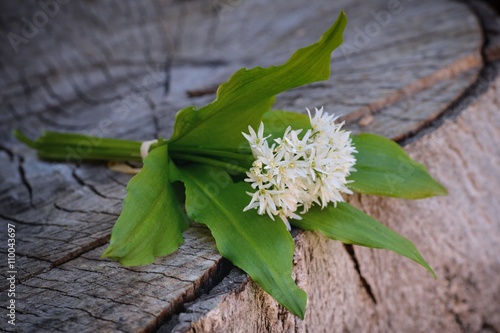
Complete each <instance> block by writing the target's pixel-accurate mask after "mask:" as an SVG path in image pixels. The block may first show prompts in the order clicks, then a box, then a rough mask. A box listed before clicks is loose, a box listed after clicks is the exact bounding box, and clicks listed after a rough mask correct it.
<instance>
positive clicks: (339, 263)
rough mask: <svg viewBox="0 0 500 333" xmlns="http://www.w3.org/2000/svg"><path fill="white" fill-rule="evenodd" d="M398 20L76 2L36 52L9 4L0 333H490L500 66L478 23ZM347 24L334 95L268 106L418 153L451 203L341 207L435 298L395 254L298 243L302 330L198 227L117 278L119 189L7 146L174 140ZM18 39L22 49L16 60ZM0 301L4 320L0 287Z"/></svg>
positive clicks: (439, 13) (495, 276) (415, 13)
mask: <svg viewBox="0 0 500 333" xmlns="http://www.w3.org/2000/svg"><path fill="white" fill-rule="evenodd" d="M393 3H397V2H393V1H381V0H380V1H371V2H370V3H363V2H361V1H355V2H348V1H337V2H332V1H326V0H325V1H315V2H312V3H311V2H306V1H303V0H302V1H298V0H297V1H284V0H281V1H276V2H273V5H272V6H271V5H269V3H267V2H265V1H252V2H251V1H222V0H220V1H214V2H210V1H208V2H203V1H188V2H180V1H151V2H144V1H142V2H132V1H128V2H123V1H109V2H96V1H93V2H90V1H89V2H87V1H86V2H71V3H67V4H59V5H58V7H57V8H56V7H52V9H51V10H52V12H50V13H52V14H53V15H50V17H49V16H47V18H48V19H47V21H46V23H45V24H39V25H40V27H38V28H36V30H33V31H31V32H32V33H31V34H30V36H28V34H25V35H23V27H24V25H26V23H25V20H28V21H30V22H33V20H40V18H39V17H40V16H41V14H37V13H39V12H43V11H42V8H41V7H40V5H38V4H36V3H25V2H23V3H17V2H14V1H10V2H2V3H1V4H0V6H1V7H0V8H1V10H0V22H1V23H2V29H3V32H4V37H5V38H4V39H2V47H1V48H0V55H1V58H0V59H1V61H0V71H1V75H0V89H1V91H2V99H1V106H0V107H1V112H0V120H1V123H0V138H1V145H0V159H1V162H0V163H1V166H2V168H1V169H2V171H1V184H0V187H1V190H0V196H1V200H0V220H1V221H2V222H1V228H2V232H1V233H0V235H1V239H0V241H1V249H2V258H5V251H6V248H5V245H6V236H5V231H4V230H5V229H6V225H7V223H13V224H15V225H16V228H17V233H16V241H17V244H16V250H17V252H16V253H17V261H16V266H17V270H18V273H17V278H18V281H17V282H18V284H17V286H16V302H17V303H16V304H17V317H16V326H15V328H14V327H9V326H7V324H6V320H5V321H2V323H1V325H2V326H1V327H2V328H3V327H5V328H6V329H12V330H17V331H20V332H32V331H37V332H44V331H47V332H57V331H76V330H79V331H83V332H87V331H88V332H94V331H124V332H137V331H161V332H166V331H170V330H174V331H178V332H183V331H189V330H191V331H197V332H199V331H221V332H226V331H276V332H280V331H331V330H332V329H334V330H337V331H360V330H361V331H412V332H416V331H421V332H424V331H437V330H440V331H441V330H442V331H445V330H446V331H461V330H462V331H481V330H482V331H485V332H488V331H492V332H495V331H499V330H500V318H499V317H498V313H497V311H495V310H497V309H498V308H499V305H500V304H499V301H498V300H499V299H500V294H499V290H500V280H499V276H500V275H499V273H500V263H499V258H498V257H499V256H498V253H500V251H499V250H500V249H499V245H498V244H499V242H498V241H499V238H500V230H499V228H500V227H499V220H498V216H500V212H499V211H498V208H497V205H495V201H494V200H495V198H496V196H497V195H498V194H500V189H499V178H500V176H499V175H500V170H499V169H498V165H500V163H499V161H498V156H500V153H499V151H498V147H497V146H495V142H499V138H498V136H499V133H498V128H499V127H500V124H499V118H498V112H495V110H496V109H498V107H500V105H499V102H498V100H497V99H498V96H499V93H500V88H498V87H499V83H498V79H497V67H496V65H494V64H492V63H493V62H494V61H496V60H497V59H498V58H499V57H498V55H499V54H500V52H499V51H500V43H499V41H498V39H499V36H500V34H498V31H499V28H498V27H499V26H500V25H499V24H498V23H497V22H496V20H498V19H497V18H496V17H495V16H494V14H493V13H492V12H490V11H489V10H488V9H487V8H485V7H484V6H478V5H475V6H474V7H470V5H468V4H466V3H457V2H452V1H441V2H436V1H419V2H415V1H401V2H399V6H398V7H391V6H392V5H391V4H393ZM340 9H344V10H345V11H346V13H347V16H348V17H349V25H348V28H347V31H346V38H345V41H346V42H345V44H344V45H343V46H342V47H341V48H340V49H339V50H337V51H336V52H335V53H334V56H333V58H332V73H333V75H332V77H331V79H330V80H328V81H326V82H322V83H318V84H313V85H311V86H308V87H304V88H299V89H295V90H293V91H290V92H288V93H285V94H282V95H281V96H279V98H278V100H277V105H276V106H277V107H278V108H286V109H289V110H294V111H298V112H302V111H303V109H304V107H306V106H308V107H312V106H320V105H324V106H325V107H326V109H327V110H328V111H331V112H336V113H337V114H342V115H344V118H345V119H346V120H347V121H348V123H349V126H350V128H351V129H352V130H354V131H369V132H375V133H379V134H383V135H386V136H389V137H392V138H395V139H405V138H406V139H407V140H412V138H413V142H411V143H410V144H409V145H408V150H409V151H410V153H411V154H413V155H414V156H415V157H417V158H418V159H419V160H421V161H423V162H425V163H426V164H427V165H428V166H429V168H430V171H431V172H432V173H434V174H436V176H437V178H438V179H439V180H440V181H442V182H444V183H445V185H446V186H447V187H448V188H449V189H450V196H448V197H446V198H439V199H429V200H424V201H417V202H402V201H399V200H393V199H380V198H368V197H366V196H360V197H355V198H353V199H352V200H353V203H355V204H357V205H358V206H360V207H362V208H363V209H364V210H366V211H368V212H370V213H371V214H372V215H373V216H375V217H378V218H380V219H381V220H382V221H384V222H386V223H387V224H388V225H389V226H391V227H392V228H394V229H396V230H398V231H400V232H402V233H403V234H405V235H406V236H408V237H409V238H410V239H412V240H413V241H414V242H415V243H416V244H417V246H418V247H419V248H420V249H421V250H422V252H423V254H424V256H426V257H427V258H428V259H429V261H430V263H431V265H432V266H433V267H434V268H435V269H436V271H437V274H438V280H437V281H433V280H432V279H431V278H430V277H429V276H427V275H426V274H425V272H424V271H423V270H422V269H420V268H419V267H417V266H416V265H414V264H413V263H411V262H407V261H406V260H404V259H402V258H397V257H396V256H394V255H392V254H388V253H386V252H381V251H372V250H368V249H361V248H358V247H356V248H354V249H352V248H350V247H347V248H346V247H344V246H343V245H342V244H340V243H338V242H333V241H328V240H325V239H324V238H323V237H321V236H318V235H316V234H313V233H300V232H296V237H295V239H296V243H297V251H296V270H295V271H296V274H297V280H298V282H299V284H300V285H301V286H302V287H304V288H305V289H306V290H307V291H308V293H309V305H308V313H307V317H306V319H305V321H300V320H299V319H297V318H294V317H292V316H291V315H289V314H288V313H287V312H286V311H284V310H283V309H282V308H281V307H278V306H277V305H276V304H275V303H274V301H272V299H270V297H269V296H267V295H265V294H264V293H263V292H262V291H260V290H259V289H258V288H257V287H256V286H255V284H253V283H252V282H249V281H248V279H246V277H245V275H243V274H242V273H241V272H239V271H238V270H237V269H231V265H230V264H228V263H227V261H225V260H223V259H221V257H220V256H219V255H218V254H217V251H216V249H215V246H214V244H213V241H212V239H211V237H210V236H209V232H208V231H207V230H206V229H204V228H202V227H195V228H192V229H190V230H189V231H188V232H187V233H186V243H185V244H184V245H182V246H181V249H180V250H179V251H178V252H177V253H175V254H173V255H170V256H168V257H166V258H162V259H159V260H157V261H156V262H155V264H154V265H150V266H146V267H141V268H134V269H130V268H124V267H121V266H120V265H118V264H116V263H114V262H111V261H108V260H102V259H99V255H100V253H102V251H103V249H104V247H105V244H106V242H107V241H108V239H109V233H110V230H111V227H112V225H113V223H114V221H115V220H116V218H117V215H118V214H119V212H120V209H121V200H122V199H123V197H124V195H125V185H126V183H127V181H128V180H129V179H130V176H127V175H123V174H117V173H115V172H112V171H110V170H108V169H107V168H106V167H105V165H102V164H95V165H90V164H82V165H79V164H71V163H53V162H46V161H41V160H38V159H37V157H36V155H35V154H34V153H33V151H31V150H30V149H28V148H26V147H24V146H22V145H20V144H19V143H17V142H15V141H14V140H13V139H12V137H11V135H10V132H11V130H12V129H13V128H20V129H22V130H23V131H25V132H26V133H27V134H28V135H30V136H33V137H34V136H36V135H38V134H39V131H40V130H41V129H42V128H44V129H52V130H64V131H76V132H82V131H84V132H88V133H91V134H94V135H102V136H106V137H121V138H129V139H137V140H143V139H144V140H145V139H151V138H153V137H157V136H163V137H168V136H169V133H170V132H171V129H172V123H173V117H174V114H175V112H176V111H177V110H178V109H180V108H182V107H184V106H186V105H191V104H195V105H201V104H204V103H207V102H208V101H210V100H211V99H213V97H214V95H213V94H211V93H208V94H202V96H200V97H195V98H192V97H189V96H188V94H187V92H192V91H196V90H207V88H208V91H210V88H211V87H213V86H214V85H217V84H218V83H220V82H223V81H224V80H226V79H227V77H228V76H229V75H230V74H231V73H232V72H233V71H234V70H236V69H238V68H240V67H243V66H247V67H252V66H255V65H264V66H266V65H271V64H276V63H280V62H282V61H284V60H285V59H286V58H287V57H288V56H289V55H290V54H291V52H293V50H295V49H296V48H298V47H300V46H304V45H307V44H309V43H311V42H313V41H314V40H316V39H317V38H318V36H319V35H320V34H321V32H322V31H324V30H325V29H326V28H327V27H328V26H329V25H330V24H331V23H332V22H333V20H334V19H335V17H336V15H337V13H338V11H339V10H340ZM383 10H385V11H389V12H391V15H390V16H387V15H386V16H385V19H384V18H383V17H382V18H381V17H378V20H377V18H376V16H377V15H375V14H374V13H379V14H381V13H382V12H381V11H383ZM49 11H50V9H49ZM50 13H49V14H50ZM23 17H25V20H24V21H23V19H22V18H23ZM37 22H38V23H40V22H42V21H37ZM485 25H486V27H485ZM25 32H26V31H25ZM9 33H15V34H17V35H18V36H20V37H22V38H25V39H24V40H23V42H22V43H20V44H18V45H17V52H16V47H12V43H11V42H9V38H10V39H11V40H12V38H13V37H12V36H13V35H12V34H11V35H10V37H9ZM28 37H29V38H28ZM485 37H487V40H486V39H485ZM441 124H443V125H441ZM438 125H441V126H438ZM427 132H431V133H430V134H427V135H423V134H422V133H427ZM443 151H444V153H443ZM4 265H5V260H3V261H2V274H5V272H6V271H7V270H6V269H4V267H5V266H4ZM221 280H222V281H221ZM0 286H2V291H1V299H2V304H5V302H4V300H6V299H7V297H6V288H7V283H6V280H5V279H4V278H2V281H1V284H0ZM1 309H2V311H1V312H0V314H1V317H2V318H3V319H5V318H6V316H5V314H6V309H5V307H4V306H2V308H1ZM3 319H2V320H3Z"/></svg>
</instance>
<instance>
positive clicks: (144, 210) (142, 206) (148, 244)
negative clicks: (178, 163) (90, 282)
mask: <svg viewBox="0 0 500 333" xmlns="http://www.w3.org/2000/svg"><path fill="white" fill-rule="evenodd" d="M170 163H171V160H170V158H169V157H168V148H167V145H166V144H164V145H162V146H160V147H158V148H155V149H154V150H152V151H151V152H150V153H149V155H148V156H147V157H146V159H145V160H144V166H143V168H142V170H141V171H140V172H139V173H138V174H137V175H136V176H135V177H134V178H132V179H131V180H130V182H129V183H128V185H127V191H128V193H127V196H126V197H125V200H124V201H123V211H122V213H121V215H120V217H119V218H118V220H117V221H116V223H115V226H114V227H113V232H112V233H111V241H110V244H109V246H108V248H107V249H106V251H105V252H104V253H103V255H102V256H103V257H106V258H111V259H114V260H118V261H119V262H120V263H121V264H122V265H125V266H138V265H146V264H149V263H152V262H153V261H154V259H155V257H159V256H164V255H167V254H169V253H172V252H174V251H175V250H177V248H178V246H179V245H180V244H182V242H183V238H182V232H183V231H184V230H185V229H186V228H187V227H188V226H189V220H188V219H187V217H186V216H185V214H184V213H183V212H182V210H181V208H180V206H179V202H178V201H177V199H176V197H175V193H174V189H173V186H172V184H171V183H170V181H169V164H170Z"/></svg>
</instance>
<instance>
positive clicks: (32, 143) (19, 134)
mask: <svg viewBox="0 0 500 333" xmlns="http://www.w3.org/2000/svg"><path fill="white" fill-rule="evenodd" d="M12 134H13V135H14V137H15V138H16V139H17V140H19V141H21V142H22V143H24V144H25V145H27V146H28V147H31V148H33V149H36V146H37V145H36V142H35V141H33V140H31V139H30V138H28V137H27V136H26V135H24V133H23V132H21V131H20V130H18V129H17V128H16V129H14V131H12Z"/></svg>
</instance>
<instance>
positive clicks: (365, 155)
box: [348, 134, 447, 199]
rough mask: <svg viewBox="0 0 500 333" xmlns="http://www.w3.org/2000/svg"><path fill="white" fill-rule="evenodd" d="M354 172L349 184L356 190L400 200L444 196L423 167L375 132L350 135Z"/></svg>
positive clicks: (393, 143) (438, 185)
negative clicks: (353, 147)
mask: <svg viewBox="0 0 500 333" xmlns="http://www.w3.org/2000/svg"><path fill="white" fill-rule="evenodd" d="M352 141H353V144H354V146H355V147H356V149H357V150H358V153H357V154H356V164H355V168H356V170H357V171H356V172H353V173H351V176H350V177H349V178H348V179H349V180H353V181H354V182H353V183H351V184H349V187H350V188H351V189H353V190H355V191H357V192H361V193H367V194H375V195H384V196H390V197H397V198H404V199H420V198H426V197H431V196H435V195H446V194H447V191H446V189H445V188H444V187H443V186H442V185H441V184H439V183H438V182H437V181H436V180H434V179H433V178H432V177H431V176H430V175H429V174H428V173H427V170H426V169H425V166H424V165H422V164H420V163H418V162H416V161H414V160H413V159H411V158H410V157H409V156H408V154H406V152H405V151H404V150H403V148H401V147H400V146H399V145H398V144H397V143H395V142H394V141H392V140H389V139H386V138H384V137H382V136H379V135H375V134H360V135H353V137H352Z"/></svg>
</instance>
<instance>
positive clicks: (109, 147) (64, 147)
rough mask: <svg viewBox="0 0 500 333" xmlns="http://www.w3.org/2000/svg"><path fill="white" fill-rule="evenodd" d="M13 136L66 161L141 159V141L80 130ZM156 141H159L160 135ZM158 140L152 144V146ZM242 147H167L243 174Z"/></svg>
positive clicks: (247, 157) (247, 156) (246, 161)
mask: <svg viewBox="0 0 500 333" xmlns="http://www.w3.org/2000/svg"><path fill="white" fill-rule="evenodd" d="M14 136H15V137H16V138H17V139H18V140H19V141H21V142H23V143H25V144H26V145H28V146H29V147H31V148H33V149H36V151H37V152H38V155H39V156H40V157H41V158H45V159H50V160H65V161H76V162H81V161H89V160H90V161H99V160H100V161H137V162H141V161H142V158H141V153H140V148H141V144H142V142H141V141H131V140H122V139H110V138H100V137H95V136H88V135H83V134H72V133H58V132H43V133H42V135H41V136H40V137H39V138H38V139H37V140H36V141H33V140H30V139H29V138H28V137H26V136H25V135H24V134H23V133H22V132H20V131H18V130H15V131H14ZM159 141H162V139H160V140H159ZM159 144H162V143H161V142H159V143H158V144H153V145H152V146H151V149H154V148H155V147H156V146H158V145H159ZM242 151H245V149H243V150H240V149H238V150H218V149H201V148H196V147H169V153H170V156H171V157H172V159H174V160H180V161H189V162H196V163H203V164H207V165H212V166H217V167H222V168H225V169H227V170H232V171H235V172H238V173H242V174H245V173H246V172H247V171H248V168H249V167H250V165H251V164H252V162H253V156H252V154H251V151H250V150H249V149H248V153H244V152H243V153H242Z"/></svg>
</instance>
